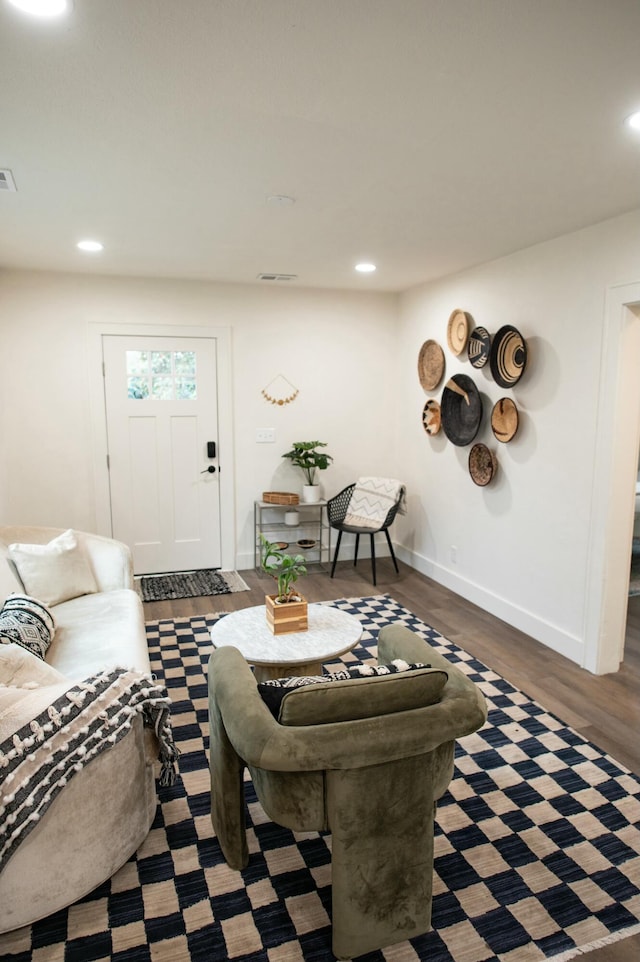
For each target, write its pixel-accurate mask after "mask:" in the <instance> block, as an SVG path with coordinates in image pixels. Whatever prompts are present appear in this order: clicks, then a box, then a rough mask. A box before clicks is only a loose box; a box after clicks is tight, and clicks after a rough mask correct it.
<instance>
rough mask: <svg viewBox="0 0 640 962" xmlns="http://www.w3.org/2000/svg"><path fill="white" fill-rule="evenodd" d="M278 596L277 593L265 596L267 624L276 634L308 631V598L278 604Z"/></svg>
mask: <svg viewBox="0 0 640 962" xmlns="http://www.w3.org/2000/svg"><path fill="white" fill-rule="evenodd" d="M277 597H278V596H277V595H266V596H265V607H266V610H267V624H268V625H269V628H270V629H271V631H272V632H273V633H274V635H282V634H284V633H285V632H287V631H306V630H307V628H308V627H309V625H308V622H307V601H306V599H305V598H302V597H301V599H300V601H289V602H288V603H287V604H286V605H277V604H276V598H277Z"/></svg>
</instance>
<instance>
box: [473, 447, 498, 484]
mask: <svg viewBox="0 0 640 962" xmlns="http://www.w3.org/2000/svg"><path fill="white" fill-rule="evenodd" d="M497 468H498V462H497V460H496V456H495V454H493V452H492V451H490V450H489V448H488V447H487V445H486V444H474V445H473V447H472V448H471V451H470V452H469V474H470V475H471V480H472V481H473V482H474V484H477V485H479V486H480V487H481V488H484V487H485V485H487V484H489V482H490V481H492V480H493V478H494V477H495V473H496V470H497Z"/></svg>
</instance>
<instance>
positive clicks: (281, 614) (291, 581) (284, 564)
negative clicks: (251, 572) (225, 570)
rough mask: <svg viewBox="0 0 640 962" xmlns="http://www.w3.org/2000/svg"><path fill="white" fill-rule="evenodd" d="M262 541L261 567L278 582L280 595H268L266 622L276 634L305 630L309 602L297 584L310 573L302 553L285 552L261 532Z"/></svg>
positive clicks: (266, 599) (266, 597)
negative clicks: (299, 590) (296, 587)
mask: <svg viewBox="0 0 640 962" xmlns="http://www.w3.org/2000/svg"><path fill="white" fill-rule="evenodd" d="M260 542H261V544H262V556H261V565H262V570H263V571H265V572H266V573H267V574H268V575H270V576H271V577H272V578H274V579H275V581H276V583H277V585H278V591H277V594H275V595H266V596H265V610H266V616H267V624H268V625H269V627H270V628H271V631H272V632H273V633H274V634H276V635H277V634H283V633H284V632H287V631H306V629H307V628H308V621H307V608H308V605H307V601H306V599H305V598H303V597H302V595H301V594H299V593H298V592H297V591H296V590H295V587H294V586H295V583H296V581H297V580H298V578H300V577H301V575H306V573H307V568H306V565H305V560H304V558H303V556H302V555H301V554H297V555H290V554H285V552H284V551H282V550H281V549H280V548H279V547H278V545H277V544H276V543H274V542H272V541H269V539H268V538H265V536H264V535H263V534H261V535H260Z"/></svg>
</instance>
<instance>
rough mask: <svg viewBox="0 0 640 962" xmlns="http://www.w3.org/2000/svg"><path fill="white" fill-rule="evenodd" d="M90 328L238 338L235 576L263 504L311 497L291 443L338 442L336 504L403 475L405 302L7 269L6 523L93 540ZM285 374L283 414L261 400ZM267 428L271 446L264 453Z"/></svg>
mask: <svg viewBox="0 0 640 962" xmlns="http://www.w3.org/2000/svg"><path fill="white" fill-rule="evenodd" d="M91 324H107V325H108V324H124V325H127V324H130V325H140V324H149V325H158V326H161V325H176V324H179V325H185V326H189V325H191V326H213V327H228V328H230V329H231V342H232V344H231V353H232V367H233V370H232V383H233V412H232V414H233V422H234V435H235V462H234V465H233V466H234V469H235V480H236V531H237V557H236V564H237V566H238V567H248V566H250V565H252V564H253V533H252V527H251V526H252V519H253V500H254V498H256V497H259V496H260V495H261V493H262V491H264V490H295V491H300V490H301V485H302V480H303V479H302V475H301V473H300V472H299V471H297V470H296V469H295V468H292V467H291V466H290V464H289V463H288V462H285V461H283V460H282V457H281V455H282V454H283V452H284V451H287V450H289V448H290V446H291V443H292V442H293V441H297V440H314V439H319V440H322V441H326V442H327V443H328V448H327V451H328V452H329V453H330V454H332V455H333V456H334V458H335V463H334V466H332V467H331V468H330V469H329V470H327V471H326V472H323V473H322V475H321V479H322V482H323V485H324V488H325V491H326V493H328V494H334V493H336V492H337V491H338V490H339V489H340V488H341V487H343V486H344V485H345V484H346V483H348V482H349V481H351V480H352V479H353V478H354V477H355V476H357V475H358V474H368V473H371V474H376V473H380V474H386V473H390V472H391V471H392V468H393V467H394V462H393V451H392V439H393V423H394V422H393V411H392V403H393V397H394V391H395V385H396V377H395V372H394V361H393V355H394V344H395V329H396V324H397V298H395V297H393V296H390V295H381V294H375V295H367V294H359V293H337V292H326V291H309V290H306V291H305V290H298V289H295V288H286V289H283V288H277V289H276V288H266V289H265V288H264V287H258V286H257V285H251V286H246V287H245V286H243V285H230V284H228V285H225V284H209V283H197V282H179V281H154V280H135V279H134V280H131V279H124V278H104V277H102V278H101V277H91V276H89V277H87V276H86V275H77V276H75V275H64V274H49V273H31V272H19V271H11V272H4V273H2V274H0V333H1V347H0V381H1V384H2V395H0V396H1V397H2V399H3V401H4V403H3V405H2V410H1V411H0V430H1V436H2V439H3V446H2V450H3V471H0V509H2V514H1V515H0V517H1V518H2V523H22V522H24V523H33V524H49V525H54V526H67V525H69V526H73V527H77V528H81V529H88V530H95V529H96V501H95V491H94V476H93V469H92V459H91V454H92V438H91V418H90V411H89V396H90V393H91V392H90V381H91V380H93V379H95V378H96V377H99V371H97V370H94V369H92V368H91V367H90V366H89V358H90V357H91V350H90V346H89V345H90V343H91V335H90V333H89V332H90V325H91ZM280 373H281V374H284V375H285V376H286V377H287V378H288V379H289V380H290V381H292V382H293V383H294V384H295V386H296V387H298V388H299V392H300V393H299V396H298V397H297V399H296V400H295V401H294V402H293V403H291V404H289V405H286V406H283V407H278V406H273V405H271V404H269V403H268V402H267V401H265V400H264V398H263V397H262V395H261V393H260V392H261V390H262V388H263V387H265V386H266V385H267V384H268V383H269V382H270V381H271V380H272V379H273V378H274V377H275V376H277V375H278V374H280ZM260 427H272V428H275V431H276V443H275V444H256V442H255V431H256V428H260ZM225 457H227V462H226V464H227V467H228V466H229V461H228V453H225V452H222V451H221V452H220V458H221V464H222V465H224V463H225V461H224V458H225ZM3 476H4V478H5V490H4V498H3V497H2V491H3V487H2V479H3Z"/></svg>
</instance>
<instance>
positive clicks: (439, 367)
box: [418, 341, 444, 391]
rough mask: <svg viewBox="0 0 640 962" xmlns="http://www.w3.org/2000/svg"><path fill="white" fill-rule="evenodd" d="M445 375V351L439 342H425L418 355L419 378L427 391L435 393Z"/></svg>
mask: <svg viewBox="0 0 640 962" xmlns="http://www.w3.org/2000/svg"><path fill="white" fill-rule="evenodd" d="M443 375H444V351H443V350H442V348H441V347H440V345H439V344H438V342H437V341H425V342H424V344H423V345H422V347H421V348H420V354H419V355H418V377H419V378H420V384H421V385H422V387H423V390H425V391H434V390H435V389H436V388H437V386H438V384H439V383H440V381H441V380H442V377H443Z"/></svg>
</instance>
